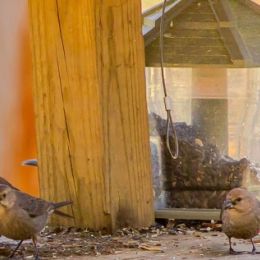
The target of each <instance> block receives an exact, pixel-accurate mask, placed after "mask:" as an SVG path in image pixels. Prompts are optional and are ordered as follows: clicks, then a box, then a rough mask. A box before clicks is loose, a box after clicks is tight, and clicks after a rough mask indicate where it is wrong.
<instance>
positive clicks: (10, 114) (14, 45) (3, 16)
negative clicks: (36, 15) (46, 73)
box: [0, 0, 39, 195]
mask: <svg viewBox="0 0 260 260" xmlns="http://www.w3.org/2000/svg"><path fill="white" fill-rule="evenodd" d="M0 36H1V41H0V175H1V176H2V177H4V178H6V179H7V180H9V181H10V182H11V183H13V184H14V185H15V186H17V187H19V188H20V189H22V190H24V191H26V192H29V193H31V194H35V195H38V192H39V191H38V189H39V188H38V176H37V169H35V168H32V167H23V166H21V161H22V160H24V159H28V158H35V157H36V145H35V129H34V114H33V103H32V68H31V67H32V66H31V56H30V47H29V31H28V20H27V0H12V1H10V0H1V1H0Z"/></svg>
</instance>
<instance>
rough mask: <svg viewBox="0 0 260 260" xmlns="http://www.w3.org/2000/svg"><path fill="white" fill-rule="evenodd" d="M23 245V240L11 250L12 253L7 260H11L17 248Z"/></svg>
mask: <svg viewBox="0 0 260 260" xmlns="http://www.w3.org/2000/svg"><path fill="white" fill-rule="evenodd" d="M22 243H23V240H21V241H20V242H19V243H18V245H17V246H16V248H15V249H14V250H13V252H12V253H11V254H10V255H9V256H8V258H12V257H13V256H14V254H15V253H16V251H17V250H18V248H19V247H20V245H21V244H22Z"/></svg>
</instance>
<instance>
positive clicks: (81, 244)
mask: <svg viewBox="0 0 260 260" xmlns="http://www.w3.org/2000/svg"><path fill="white" fill-rule="evenodd" d="M207 225H208V226H205V223H204V224H203V225H201V224H199V225H197V224H196V225H195V226H192V227H187V226H186V225H185V224H179V225H177V226H174V227H166V228H164V227H162V226H160V227H152V228H149V229H141V230H134V229H130V228H128V229H122V230H119V231H118V232H116V233H115V234H114V235H113V236H111V235H103V234H100V233H93V232H89V231H88V230H75V229H62V228H60V229H55V230H48V229H47V230H46V231H45V232H44V234H43V235H42V236H41V237H40V238H39V243H38V246H39V250H40V258H41V259H76V260H81V259H82V260H84V259H90V260H91V259H97V260H103V259H108V260H109V259H110V260H123V259H125V260H132V259H137V260H142V259H151V260H153V259H158V260H160V259H162V260H163V259H165V260H168V259H169V260H180V259H183V260H184V259H192V260H196V259H208V260H210V259H211V260H213V259H219V260H224V259H238V260H239V259H246V260H249V259H260V255H259V254H256V255H252V254H250V252H251V250H252V246H251V243H250V242H249V241H243V240H234V245H233V247H234V249H235V250H237V251H244V252H243V253H242V254H240V255H235V256H234V255H229V253H228V240H227V238H226V236H225V235H224V234H223V233H221V232H220V231H217V230H219V226H218V225H215V226H212V225H211V224H210V223H209V224H207ZM254 241H255V245H256V247H257V251H258V252H259V253H260V236H258V237H255V239H254ZM16 244H17V242H16V241H12V240H8V239H6V238H4V237H1V238H0V259H6V256H8V255H9V254H10V252H11V250H12V249H13V248H14V247H15V246H16ZM15 259H33V247H32V243H31V242H30V241H25V242H24V243H23V246H22V247H21V249H20V250H19V251H18V252H17V254H16V258H15Z"/></svg>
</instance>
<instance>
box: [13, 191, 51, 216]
mask: <svg viewBox="0 0 260 260" xmlns="http://www.w3.org/2000/svg"><path fill="white" fill-rule="evenodd" d="M16 198H17V200H16V203H17V205H18V206H19V207H21V208H22V209H24V210H25V211H27V213H28V214H29V216H30V217H32V218H34V217H37V216H41V215H44V214H48V213H50V212H51V210H53V209H54V207H53V205H52V203H50V202H47V201H45V200H42V199H40V198H35V197H33V196H30V195H29V194H26V193H23V192H19V191H17V192H16Z"/></svg>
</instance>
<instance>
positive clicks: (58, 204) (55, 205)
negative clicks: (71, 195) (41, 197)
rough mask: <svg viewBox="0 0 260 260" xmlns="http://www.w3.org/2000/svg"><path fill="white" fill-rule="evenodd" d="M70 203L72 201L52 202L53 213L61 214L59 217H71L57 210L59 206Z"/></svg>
mask: <svg viewBox="0 0 260 260" xmlns="http://www.w3.org/2000/svg"><path fill="white" fill-rule="evenodd" d="M72 203H73V202H72V201H68V200H67V201H62V202H57V203H53V209H54V212H53V213H54V214H56V215H58V216H61V217H66V218H73V216H71V215H69V214H67V213H64V212H62V211H60V210H58V208H61V207H64V206H67V205H71V204H72Z"/></svg>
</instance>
